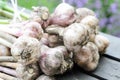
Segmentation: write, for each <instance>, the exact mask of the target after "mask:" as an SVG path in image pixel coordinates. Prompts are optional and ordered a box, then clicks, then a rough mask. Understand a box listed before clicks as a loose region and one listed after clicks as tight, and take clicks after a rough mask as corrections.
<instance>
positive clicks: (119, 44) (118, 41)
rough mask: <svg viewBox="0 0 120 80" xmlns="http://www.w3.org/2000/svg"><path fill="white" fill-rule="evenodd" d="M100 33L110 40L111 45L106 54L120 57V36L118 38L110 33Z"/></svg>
mask: <svg viewBox="0 0 120 80" xmlns="http://www.w3.org/2000/svg"><path fill="white" fill-rule="evenodd" d="M100 34H102V35H103V36H105V37H107V38H108V39H109V40H110V45H109V47H108V48H107V51H106V53H105V54H107V55H110V56H113V57H115V58H118V59H120V38H117V37H114V36H111V35H108V34H104V33H100Z"/></svg>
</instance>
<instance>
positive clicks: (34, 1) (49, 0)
mask: <svg viewBox="0 0 120 80" xmlns="http://www.w3.org/2000/svg"><path fill="white" fill-rule="evenodd" d="M59 3H60V0H18V5H19V6H22V7H25V8H28V9H32V6H47V7H49V10H50V12H52V11H53V10H54V8H55V7H56V6H57V5H58V4H59Z"/></svg>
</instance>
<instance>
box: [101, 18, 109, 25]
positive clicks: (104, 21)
mask: <svg viewBox="0 0 120 80" xmlns="http://www.w3.org/2000/svg"><path fill="white" fill-rule="evenodd" d="M107 21H108V20H107V18H102V19H101V20H100V22H99V25H100V27H105V26H106V24H107Z"/></svg>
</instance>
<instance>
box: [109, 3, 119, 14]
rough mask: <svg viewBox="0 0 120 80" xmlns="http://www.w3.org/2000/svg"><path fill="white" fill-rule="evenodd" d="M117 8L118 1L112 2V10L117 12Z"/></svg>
mask: <svg viewBox="0 0 120 80" xmlns="http://www.w3.org/2000/svg"><path fill="white" fill-rule="evenodd" d="M117 8H118V5H117V3H112V4H111V5H110V12H112V13H116V12H117Z"/></svg>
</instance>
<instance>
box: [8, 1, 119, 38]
mask: <svg viewBox="0 0 120 80" xmlns="http://www.w3.org/2000/svg"><path fill="white" fill-rule="evenodd" d="M6 1H9V0H6ZM61 2H62V0H18V5H19V6H21V7H25V8H27V9H32V8H31V7H32V6H47V7H48V8H49V9H50V12H53V10H54V8H55V7H56V6H57V5H58V4H59V3H61ZM65 2H66V3H69V4H71V5H73V6H75V7H76V8H79V7H87V8H89V9H92V10H93V11H94V12H95V13H96V16H97V17H98V19H99V21H100V22H99V25H100V30H101V31H102V32H104V33H108V34H111V35H114V36H117V37H120V5H119V4H120V0H65Z"/></svg>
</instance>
